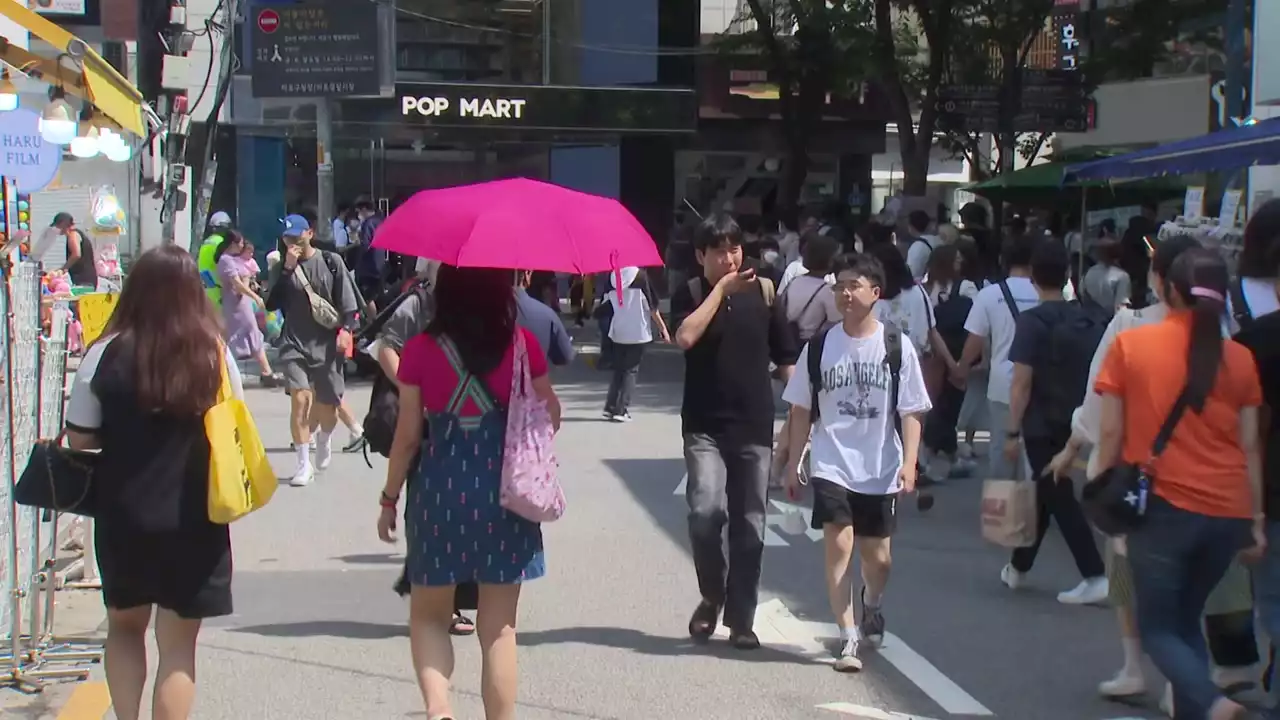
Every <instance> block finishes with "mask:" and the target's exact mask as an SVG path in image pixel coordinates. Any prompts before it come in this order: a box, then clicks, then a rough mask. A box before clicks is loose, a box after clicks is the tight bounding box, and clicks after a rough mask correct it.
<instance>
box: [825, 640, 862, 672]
mask: <svg viewBox="0 0 1280 720" xmlns="http://www.w3.org/2000/svg"><path fill="white" fill-rule="evenodd" d="M832 667H833V668H835V671H836V672H840V673H855V672H859V671H860V670H862V660H861V659H860V658H859V657H858V641H857V640H856V639H853V638H850V639H849V640H845V641H844V642H842V643H841V644H840V652H839V653H837V654H836V661H835V663H834V664H833V665H832Z"/></svg>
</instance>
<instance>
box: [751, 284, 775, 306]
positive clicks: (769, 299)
mask: <svg viewBox="0 0 1280 720" xmlns="http://www.w3.org/2000/svg"><path fill="white" fill-rule="evenodd" d="M756 282H758V283H760V294H761V295H763V296H764V304H765V307H773V301H774V299H775V298H776V297H777V296H778V288H777V287H776V286H775V285H774V284H773V281H772V280H770V279H769V278H764V277H757V278H756Z"/></svg>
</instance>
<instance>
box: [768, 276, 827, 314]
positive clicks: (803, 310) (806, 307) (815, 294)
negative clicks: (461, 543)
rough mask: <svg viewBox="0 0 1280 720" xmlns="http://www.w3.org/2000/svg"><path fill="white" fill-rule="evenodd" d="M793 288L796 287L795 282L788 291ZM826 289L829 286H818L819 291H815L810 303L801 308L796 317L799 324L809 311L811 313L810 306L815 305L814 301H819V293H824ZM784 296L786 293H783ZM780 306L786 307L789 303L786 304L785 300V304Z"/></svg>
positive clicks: (810, 297)
mask: <svg viewBox="0 0 1280 720" xmlns="http://www.w3.org/2000/svg"><path fill="white" fill-rule="evenodd" d="M793 287H795V283H794V282H792V283H791V284H790V285H788V286H787V289H788V290H790V289H791V288H793ZM826 287H827V284H826V283H825V282H824V283H822V284H821V285H819V286H818V289H817V290H814V291H813V294H812V295H810V296H809V300H808V302H806V303H805V304H804V307H802V308H800V314H799V315H797V316H796V322H799V321H800V318H802V317H804V314H805V313H806V312H808V311H809V306H810V305H812V304H813V301H814V300H817V299H818V293H820V292H822V291H823V290H825V289H826ZM783 295H786V293H783ZM780 304H781V305H783V306H785V305H786V304H787V303H786V300H785V299H784V300H783V302H782V303H780Z"/></svg>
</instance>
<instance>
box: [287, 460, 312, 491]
mask: <svg viewBox="0 0 1280 720" xmlns="http://www.w3.org/2000/svg"><path fill="white" fill-rule="evenodd" d="M315 479H316V471H315V469H314V468H312V467H311V464H310V463H307V464H306V465H303V466H302V467H300V468H298V471H297V472H295V473H294V474H293V477H292V478H291V479H290V480H289V484H290V485H292V486H293V487H306V486H308V485H310V484H311V481H313V480H315Z"/></svg>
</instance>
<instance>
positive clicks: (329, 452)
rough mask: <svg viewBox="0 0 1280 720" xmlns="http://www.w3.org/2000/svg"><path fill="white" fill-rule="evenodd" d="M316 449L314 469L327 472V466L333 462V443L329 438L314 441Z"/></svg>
mask: <svg viewBox="0 0 1280 720" xmlns="http://www.w3.org/2000/svg"><path fill="white" fill-rule="evenodd" d="M314 442H315V447H316V469H317V470H321V471H324V470H328V469H329V464H330V463H332V462H333V441H332V439H331V438H326V439H325V440H315V441H314Z"/></svg>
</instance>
